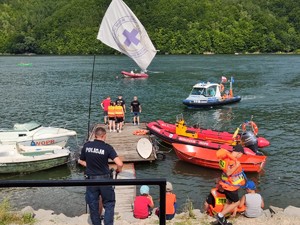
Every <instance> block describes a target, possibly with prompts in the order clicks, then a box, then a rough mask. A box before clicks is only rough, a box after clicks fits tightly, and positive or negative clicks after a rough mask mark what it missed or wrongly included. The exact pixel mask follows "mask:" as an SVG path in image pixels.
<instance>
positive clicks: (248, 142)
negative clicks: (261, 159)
mask: <svg viewBox="0 0 300 225" xmlns="http://www.w3.org/2000/svg"><path fill="white" fill-rule="evenodd" d="M241 141H242V143H243V144H244V145H245V147H247V148H250V149H251V150H252V151H253V152H255V153H256V154H257V153H258V143H257V138H256V136H255V135H254V133H253V132H251V131H245V132H244V133H242V135H241Z"/></svg>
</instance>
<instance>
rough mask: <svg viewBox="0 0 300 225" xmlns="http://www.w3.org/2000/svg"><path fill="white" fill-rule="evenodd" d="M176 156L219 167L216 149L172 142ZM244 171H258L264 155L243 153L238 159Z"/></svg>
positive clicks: (190, 161)
mask: <svg viewBox="0 0 300 225" xmlns="http://www.w3.org/2000/svg"><path fill="white" fill-rule="evenodd" d="M172 146H173V148H174V151H175V153H176V155H177V157H178V158H179V159H180V160H183V161H185V162H188V163H191V164H195V165H198V166H202V167H208V168H212V169H220V168H219V160H218V158H217V156H216V150H212V149H208V148H202V147H197V146H192V145H186V144H178V143H173V144H172ZM238 160H239V161H240V163H241V166H242V168H243V170H244V171H245V172H260V171H261V170H262V169H263V168H264V165H265V163H266V160H267V157H266V156H259V155H245V154H244V155H243V156H242V157H241V158H239V159H238Z"/></svg>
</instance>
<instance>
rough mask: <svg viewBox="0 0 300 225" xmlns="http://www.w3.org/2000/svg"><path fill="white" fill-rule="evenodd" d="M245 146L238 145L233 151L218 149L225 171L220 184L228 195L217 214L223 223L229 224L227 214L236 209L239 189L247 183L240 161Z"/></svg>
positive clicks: (220, 164) (238, 201) (220, 161)
mask: <svg viewBox="0 0 300 225" xmlns="http://www.w3.org/2000/svg"><path fill="white" fill-rule="evenodd" d="M244 153H245V152H244V148H243V147H242V146H241V145H236V146H235V147H234V149H233V151H232V153H230V152H228V151H227V150H225V149H220V150H218V151H217V153H216V154H217V158H218V159H219V166H220V168H221V170H222V171H223V173H222V175H221V180H220V185H221V186H222V188H223V189H224V194H225V196H226V203H225V205H224V208H223V210H222V211H221V212H219V213H218V214H217V220H218V222H219V223H220V224H221V225H229V224H231V223H228V222H227V220H226V218H225V215H226V214H227V213H230V212H232V211H234V210H235V208H236V207H238V206H239V204H240V199H239V194H238V190H239V188H240V187H241V186H243V185H245V183H246V181H245V175H244V172H243V169H242V166H241V163H240V162H239V161H238V158H240V157H241V156H242V155H243V154H244Z"/></svg>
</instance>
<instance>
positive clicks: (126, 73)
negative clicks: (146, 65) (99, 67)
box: [121, 71, 149, 78]
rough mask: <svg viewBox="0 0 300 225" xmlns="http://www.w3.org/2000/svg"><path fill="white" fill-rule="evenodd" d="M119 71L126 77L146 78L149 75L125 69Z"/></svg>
mask: <svg viewBox="0 0 300 225" xmlns="http://www.w3.org/2000/svg"><path fill="white" fill-rule="evenodd" d="M121 73H122V74H123V76H124V77H127V78H148V77H149V75H148V74H146V73H131V72H126V71H122V72H121Z"/></svg>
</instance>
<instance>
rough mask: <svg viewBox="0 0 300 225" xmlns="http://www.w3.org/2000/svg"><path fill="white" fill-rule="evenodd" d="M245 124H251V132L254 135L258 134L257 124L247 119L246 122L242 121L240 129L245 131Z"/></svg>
mask: <svg viewBox="0 0 300 225" xmlns="http://www.w3.org/2000/svg"><path fill="white" fill-rule="evenodd" d="M247 126H251V128H252V132H253V133H254V135H255V136H256V135H257V134H258V126H257V125H256V124H255V123H254V122H253V121H248V122H245V123H243V125H242V130H243V131H246V130H247Z"/></svg>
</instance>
